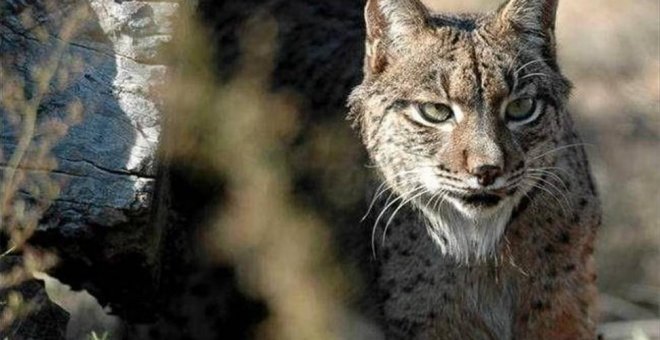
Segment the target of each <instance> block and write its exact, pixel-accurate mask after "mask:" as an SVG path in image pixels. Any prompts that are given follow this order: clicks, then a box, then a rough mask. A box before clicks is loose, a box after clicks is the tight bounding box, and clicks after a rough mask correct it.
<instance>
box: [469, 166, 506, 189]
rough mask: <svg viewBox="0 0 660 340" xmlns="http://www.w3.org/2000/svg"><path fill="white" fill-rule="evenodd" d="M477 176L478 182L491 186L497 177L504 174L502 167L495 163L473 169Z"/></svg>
mask: <svg viewBox="0 0 660 340" xmlns="http://www.w3.org/2000/svg"><path fill="white" fill-rule="evenodd" d="M471 173H472V174H473V175H474V176H475V177H477V182H479V184H480V185H483V186H485V187H486V186H489V185H491V184H493V183H495V180H496V179H497V177H500V176H501V175H502V168H500V167H499V166H494V165H481V166H478V167H477V168H475V169H474V170H472V171H471Z"/></svg>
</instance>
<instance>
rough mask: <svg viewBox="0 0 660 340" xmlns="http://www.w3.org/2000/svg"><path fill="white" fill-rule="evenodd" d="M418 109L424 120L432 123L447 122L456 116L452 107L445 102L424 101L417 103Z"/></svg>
mask: <svg viewBox="0 0 660 340" xmlns="http://www.w3.org/2000/svg"><path fill="white" fill-rule="evenodd" d="M417 110H418V111H419V114H420V115H421V116H422V118H423V119H424V120H426V121H427V122H429V123H432V124H437V123H442V122H445V121H447V120H449V119H451V118H452V117H453V116H454V112H453V111H452V109H451V108H450V107H449V106H447V105H445V104H437V103H423V104H419V105H417Z"/></svg>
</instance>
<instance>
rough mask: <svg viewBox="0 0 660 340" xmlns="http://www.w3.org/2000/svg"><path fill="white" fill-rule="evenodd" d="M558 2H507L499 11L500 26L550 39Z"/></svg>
mask: <svg viewBox="0 0 660 340" xmlns="http://www.w3.org/2000/svg"><path fill="white" fill-rule="evenodd" d="M558 4H559V0H509V2H507V3H506V4H504V5H503V6H502V8H501V9H500V12H499V14H500V18H499V20H500V24H501V25H503V26H504V27H509V28H513V29H515V30H516V31H518V32H524V33H535V34H540V35H541V36H547V37H552V36H553V35H554V30H555V20H556V17H557V5H558Z"/></svg>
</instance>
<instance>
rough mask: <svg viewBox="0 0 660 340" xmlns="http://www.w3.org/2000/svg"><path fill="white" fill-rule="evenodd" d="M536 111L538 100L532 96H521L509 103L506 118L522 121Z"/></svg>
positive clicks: (511, 120)
mask: <svg viewBox="0 0 660 340" xmlns="http://www.w3.org/2000/svg"><path fill="white" fill-rule="evenodd" d="M534 111H536V101H535V100H534V99H532V98H520V99H516V100H514V101H512V102H510V103H509V105H507V107H506V112H505V115H506V120H507V121H510V122H520V121H523V120H527V119H529V118H530V117H532V115H534Z"/></svg>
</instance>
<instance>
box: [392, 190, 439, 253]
mask: <svg viewBox="0 0 660 340" xmlns="http://www.w3.org/2000/svg"><path fill="white" fill-rule="evenodd" d="M420 189H421V191H419V192H417V193H415V194H414V195H412V196H411V197H410V198H408V199H406V200H402V201H401V202H400V203H399V206H398V207H397V208H396V209H394V212H393V213H392V215H391V216H390V218H389V219H388V220H387V223H385V229H384V230H383V239H382V241H381V246H383V245H385V237H386V236H387V229H388V228H389V226H390V223H392V221H393V220H394V217H395V216H396V214H397V213H398V212H399V210H401V208H403V207H404V206H405V205H406V204H408V203H409V202H411V201H412V200H414V199H416V198H418V197H420V196H422V195H424V194H426V193H428V191H427V190H426V188H424V187H420Z"/></svg>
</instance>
